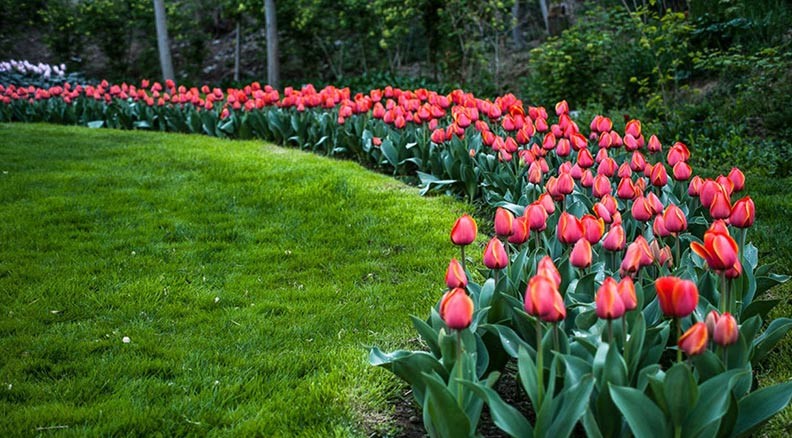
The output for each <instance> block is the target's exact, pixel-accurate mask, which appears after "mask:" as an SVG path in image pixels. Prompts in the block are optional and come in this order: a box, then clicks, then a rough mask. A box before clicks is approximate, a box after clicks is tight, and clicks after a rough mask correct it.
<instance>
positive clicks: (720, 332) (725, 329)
mask: <svg viewBox="0 0 792 438" xmlns="http://www.w3.org/2000/svg"><path fill="white" fill-rule="evenodd" d="M739 338H740V330H739V328H738V327H737V320H736V319H734V316H732V314H731V313H729V312H724V313H723V315H721V316H720V318H718V320H717V322H716V324H715V329H714V330H713V335H712V339H713V341H715V343H716V344H718V345H720V346H721V347H726V346H728V345H731V344H734V343H735V342H737V339H739Z"/></svg>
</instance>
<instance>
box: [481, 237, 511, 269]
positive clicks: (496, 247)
mask: <svg viewBox="0 0 792 438" xmlns="http://www.w3.org/2000/svg"><path fill="white" fill-rule="evenodd" d="M508 265H509V257H508V256H507V255H506V249H504V248H503V243H501V241H500V240H498V238H497V237H493V238H492V240H490V241H489V243H488V244H487V247H486V248H485V249H484V266H486V267H488V268H490V269H503V268H505V267H506V266H508Z"/></svg>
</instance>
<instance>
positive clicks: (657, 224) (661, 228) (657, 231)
mask: <svg viewBox="0 0 792 438" xmlns="http://www.w3.org/2000/svg"><path fill="white" fill-rule="evenodd" d="M652 232H654V235H655V236H657V237H668V236H670V235H671V232H670V231H668V228H666V225H665V220H664V219H663V215H660V214H658V215H657V216H655V219H654V223H653V224H652Z"/></svg>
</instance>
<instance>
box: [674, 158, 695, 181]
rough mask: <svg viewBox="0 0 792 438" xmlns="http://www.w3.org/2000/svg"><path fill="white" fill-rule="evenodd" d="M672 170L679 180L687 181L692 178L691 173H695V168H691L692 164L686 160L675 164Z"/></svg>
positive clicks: (675, 177)
mask: <svg viewBox="0 0 792 438" xmlns="http://www.w3.org/2000/svg"><path fill="white" fill-rule="evenodd" d="M672 170H673V172H672V173H673V175H674V179H675V180H677V181H687V180H688V178H690V175H692V174H693V169H691V168H690V165H689V164H688V163H685V162H684V161H680V162H679V163H676V164H674V168H673V169H672Z"/></svg>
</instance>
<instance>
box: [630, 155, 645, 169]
mask: <svg viewBox="0 0 792 438" xmlns="http://www.w3.org/2000/svg"><path fill="white" fill-rule="evenodd" d="M644 168H646V158H645V157H644V156H643V154H642V153H640V152H638V151H635V152H633V154H632V157H631V158H630V169H632V170H633V172H643V170H644Z"/></svg>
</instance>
